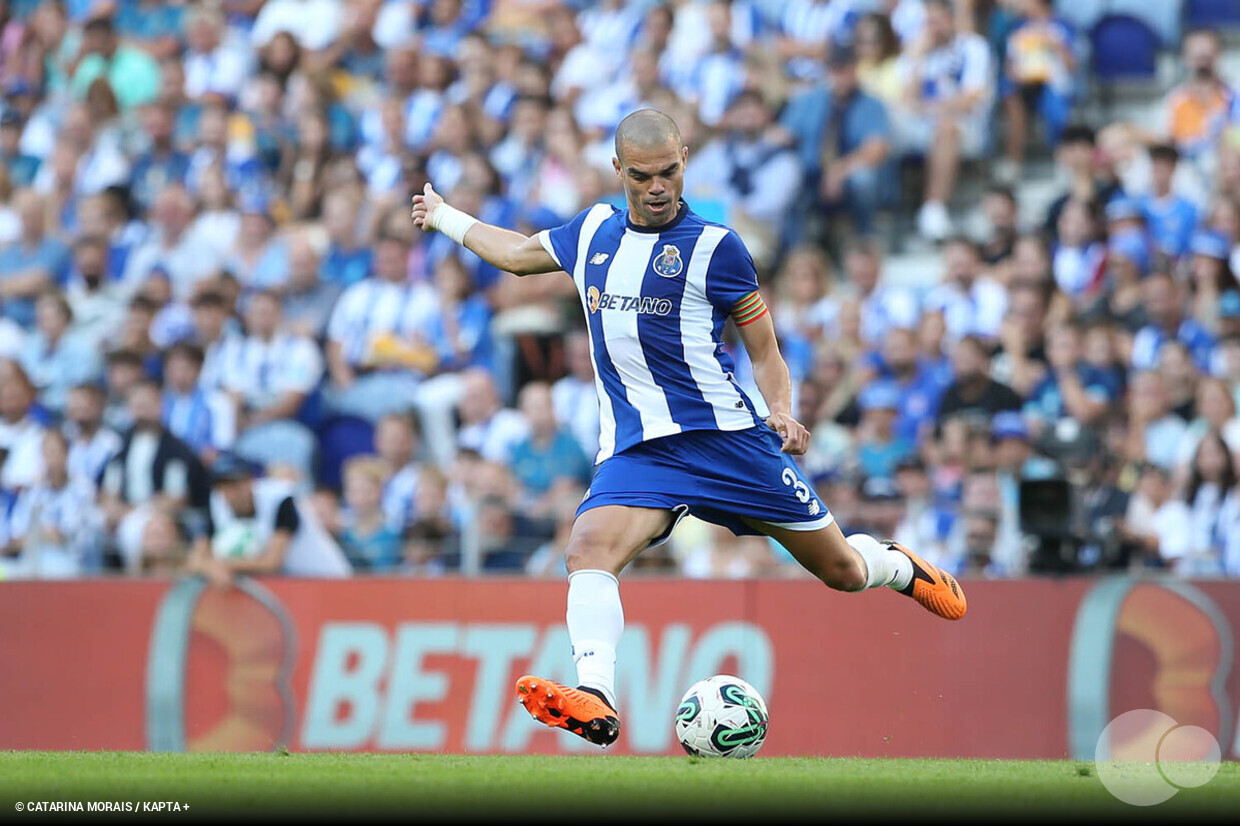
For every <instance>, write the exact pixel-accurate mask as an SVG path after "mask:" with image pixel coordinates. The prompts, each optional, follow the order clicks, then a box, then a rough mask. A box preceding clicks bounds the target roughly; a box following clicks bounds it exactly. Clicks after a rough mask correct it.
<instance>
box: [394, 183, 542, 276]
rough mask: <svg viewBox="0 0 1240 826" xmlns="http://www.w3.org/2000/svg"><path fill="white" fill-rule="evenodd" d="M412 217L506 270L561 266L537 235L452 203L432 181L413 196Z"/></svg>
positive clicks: (422, 226)
mask: <svg viewBox="0 0 1240 826" xmlns="http://www.w3.org/2000/svg"><path fill="white" fill-rule="evenodd" d="M412 217H413V223H414V226H416V227H418V228H419V229H421V230H422V231H423V232H430V231H431V230H437V231H439V232H441V233H443V234H444V235H446V236H448V237H449V238H451V239H452V240H453V241H455V242H457V243H458V244H460V245H461V246H463V247H465V248H466V249H467V250H469V251H470V252H473V253H474V254H476V255H477V256H478V257H479V258H481V259H482V260H483V261H486V262H487V263H488V264H490V265H491V266H493V267H495V268H496V269H500V270H503V271H504V272H510V273H514V274H516V275H535V274H537V273H543V272H558V271H559V269H560V265H559V264H557V263H556V262H555V259H554V258H552V257H551V254H550V253H548V252H547V250H545V249H544V248H543V245H542V244H541V243H540V242H539V240H538V238H537V237H533V238H531V237H527V236H525V235H522V234H521V233H519V232H514V231H513V230H510V229H504V228H503V227H497V226H494V225H492V224H484V223H483V222H481V221H479V220H478V219H477V218H474V217H473V216H472V215H467V214H466V213H464V212H461V211H460V210H459V209H454V208H453V207H451V206H449V205H448V204H447V203H445V202H444V199H443V197H442V196H441V195H440V194H439V193H438V192H436V191H435V190H434V189H433V188H432V187H431V185H430V184H427V185H426V186H425V188H423V190H422V193H421V194H420V195H414V196H413V212H412Z"/></svg>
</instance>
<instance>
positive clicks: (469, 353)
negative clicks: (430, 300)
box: [427, 258, 494, 370]
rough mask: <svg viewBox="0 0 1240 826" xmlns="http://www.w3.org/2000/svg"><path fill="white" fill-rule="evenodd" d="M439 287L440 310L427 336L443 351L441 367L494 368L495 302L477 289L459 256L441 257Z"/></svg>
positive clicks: (438, 274) (436, 272)
mask: <svg viewBox="0 0 1240 826" xmlns="http://www.w3.org/2000/svg"><path fill="white" fill-rule="evenodd" d="M435 289H436V291H437V293H438V295H439V312H438V313H437V314H436V315H435V316H434V318H433V319H431V329H430V330H429V332H428V334H427V338H428V339H429V340H430V343H431V346H433V347H434V348H435V352H436V353H438V355H439V367H440V369H442V370H463V369H465V368H466V367H485V368H487V369H492V368H493V367H494V364H493V358H494V352H493V350H494V347H493V341H492V339H491V305H490V304H488V303H487V300H486V297H485V296H484V295H482V293H479V292H475V291H474V285H473V282H472V281H471V280H470V277H469V273H467V272H466V271H465V265H464V264H463V263H461V261H460V260H459V259H457V258H445V259H443V260H442V261H440V262H439V265H438V266H437V267H436V268H435Z"/></svg>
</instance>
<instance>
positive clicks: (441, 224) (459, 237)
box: [431, 204, 478, 244]
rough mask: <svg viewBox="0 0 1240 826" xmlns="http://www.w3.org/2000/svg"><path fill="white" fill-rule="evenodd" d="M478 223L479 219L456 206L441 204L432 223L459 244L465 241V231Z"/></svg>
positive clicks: (436, 208) (436, 209)
mask: <svg viewBox="0 0 1240 826" xmlns="http://www.w3.org/2000/svg"><path fill="white" fill-rule="evenodd" d="M476 223H478V219H477V218H475V217H474V216H472V215H470V214H469V213H467V212H461V211H460V210H459V209H457V208H456V207H450V206H448V205H447V204H440V205H439V206H437V207H435V213H434V220H433V221H431V225H432V226H433V227H434V228H435V229H437V230H439V231H440V232H442V233H443V234H444V235H446V236H448V237H449V238H451V239H452V240H453V241H455V242H457V243H458V244H464V243H465V233H467V232H469V228H470V227H472V226H473V225H474V224H476Z"/></svg>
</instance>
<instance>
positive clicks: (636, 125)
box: [612, 109, 689, 227]
mask: <svg viewBox="0 0 1240 826" xmlns="http://www.w3.org/2000/svg"><path fill="white" fill-rule="evenodd" d="M688 155H689V150H688V149H686V148H685V144H684V141H683V140H682V139H681V137H680V130H679V129H677V128H676V121H674V120H672V119H671V118H669V117H668V116H667V115H665V114H663V113H662V112H659V111H657V110H655V109H639V110H637V111H636V112H634V113H633V114H631V115H629V116H628V117H626V118H625V119H624V120H622V121H620V125H619V126H617V127H616V157H615V158H613V159H612V166H613V167H615V170H616V177H617V178H619V180H620V184H621V186H623V187H624V195H625V200H626V201H628V205H629V219H630V220H631V221H632V222H633V223H634V224H638V225H641V226H648V227H654V226H659V225H661V224H666V223H668V222H669V221H671V220H673V219H674V218H675V217H676V216H677V215H678V214H679V210H680V194H681V192H683V191H684V188H685V159H686V158H687V157H688Z"/></svg>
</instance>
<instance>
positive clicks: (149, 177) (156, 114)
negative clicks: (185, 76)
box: [129, 101, 189, 211]
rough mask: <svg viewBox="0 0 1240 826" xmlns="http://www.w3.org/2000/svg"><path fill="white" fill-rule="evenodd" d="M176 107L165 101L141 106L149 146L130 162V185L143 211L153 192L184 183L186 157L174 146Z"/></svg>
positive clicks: (148, 204)
mask: <svg viewBox="0 0 1240 826" xmlns="http://www.w3.org/2000/svg"><path fill="white" fill-rule="evenodd" d="M175 127H176V109H175V108H174V107H173V105H172V104H170V103H167V102H165V101H156V102H155V103H151V104H148V105H147V106H144V107H143V108H142V128H143V131H144V132H145V136H146V139H147V141H149V145H148V147H147V149H146V151H145V152H143V153H142V154H141V155H139V156H138V157H137V158H136V159H135V160H134V163H133V167H132V170H131V172H130V178H129V186H130V192H131V193H132V197H133V199H134V201H135V202H136V203H137V204H138V206H140V207H141V208H142V210H143V211H145V210H146V209H147V208H149V207H150V205H151V203H152V202H153V201H154V200H155V196H156V194H158V193H159V191H160V190H162V189H163V188H164V187H166V186H168V185H169V184H173V183H176V184H184V183H185V179H186V175H187V174H188V173H189V156H188V155H186V154H185V153H184V152H181V151H180V150H178V149H177V148H176V145H175V144H174V143H173V130H174V128H175Z"/></svg>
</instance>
